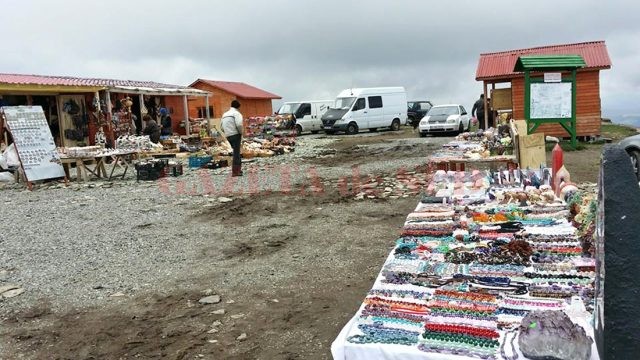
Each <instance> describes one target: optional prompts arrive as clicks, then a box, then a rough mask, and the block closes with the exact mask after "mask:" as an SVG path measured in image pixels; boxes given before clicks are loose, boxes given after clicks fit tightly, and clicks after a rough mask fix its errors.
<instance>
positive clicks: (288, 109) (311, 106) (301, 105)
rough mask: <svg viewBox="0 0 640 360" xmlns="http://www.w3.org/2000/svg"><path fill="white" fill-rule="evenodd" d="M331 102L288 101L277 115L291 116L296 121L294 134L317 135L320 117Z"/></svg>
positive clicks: (319, 129) (320, 127)
mask: <svg viewBox="0 0 640 360" xmlns="http://www.w3.org/2000/svg"><path fill="white" fill-rule="evenodd" d="M332 104H333V101H331V100H310V101H290V102H286V103H284V104H282V106H281V107H280V109H278V111H277V112H276V114H277V115H293V116H294V117H295V119H296V123H295V130H296V134H298V135H300V134H301V133H303V132H306V131H311V133H312V134H317V133H318V132H320V131H321V130H322V120H320V119H321V118H322V115H324V113H325V112H327V109H329V106H331V105H332Z"/></svg>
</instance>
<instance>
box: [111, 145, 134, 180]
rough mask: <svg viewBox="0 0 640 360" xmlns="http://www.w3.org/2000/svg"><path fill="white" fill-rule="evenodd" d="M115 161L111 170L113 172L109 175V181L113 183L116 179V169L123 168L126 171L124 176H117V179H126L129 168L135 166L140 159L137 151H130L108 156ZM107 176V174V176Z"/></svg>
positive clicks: (123, 173)
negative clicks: (134, 163) (135, 162)
mask: <svg viewBox="0 0 640 360" xmlns="http://www.w3.org/2000/svg"><path fill="white" fill-rule="evenodd" d="M107 156H108V157H110V158H111V159H112V160H113V167H112V168H111V172H110V173H109V178H108V180H109V181H111V180H112V179H113V178H114V175H113V173H114V171H115V170H116V168H122V169H124V171H123V172H122V174H119V175H116V177H120V178H121V179H124V177H125V175H127V170H128V169H129V166H133V161H134V160H136V159H137V158H138V152H136V151H128V152H119V153H116V154H112V155H107ZM105 175H106V174H105Z"/></svg>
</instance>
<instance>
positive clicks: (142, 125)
mask: <svg viewBox="0 0 640 360" xmlns="http://www.w3.org/2000/svg"><path fill="white" fill-rule="evenodd" d="M138 100H139V101H140V124H141V125H140V129H141V130H142V129H144V127H145V123H144V121H142V116H143V115H142V108H144V95H142V94H140V95H138Z"/></svg>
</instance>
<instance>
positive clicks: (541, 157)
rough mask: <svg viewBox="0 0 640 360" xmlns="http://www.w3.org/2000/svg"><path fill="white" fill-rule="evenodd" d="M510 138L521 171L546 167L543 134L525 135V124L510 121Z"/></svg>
mask: <svg viewBox="0 0 640 360" xmlns="http://www.w3.org/2000/svg"><path fill="white" fill-rule="evenodd" d="M511 136H512V138H511V139H512V141H513V144H514V151H515V153H516V156H517V159H518V163H519V164H520V168H521V169H527V168H529V169H538V168H539V167H540V165H543V166H545V167H546V164H547V154H546V149H545V138H544V134H542V133H537V134H530V135H527V122H526V121H524V120H512V121H511Z"/></svg>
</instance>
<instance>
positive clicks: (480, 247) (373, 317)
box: [332, 174, 595, 360]
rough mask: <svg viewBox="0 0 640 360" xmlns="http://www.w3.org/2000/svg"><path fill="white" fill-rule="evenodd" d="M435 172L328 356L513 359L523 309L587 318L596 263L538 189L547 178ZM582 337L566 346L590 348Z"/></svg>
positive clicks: (558, 204)
mask: <svg viewBox="0 0 640 360" xmlns="http://www.w3.org/2000/svg"><path fill="white" fill-rule="evenodd" d="M439 175H440V176H439V177H436V176H434V183H433V184H431V185H430V187H429V188H430V189H431V193H430V194H429V195H430V196H424V197H423V198H422V200H421V202H420V203H419V204H418V206H417V207H416V208H415V210H414V211H413V212H412V213H411V214H409V215H408V216H407V219H406V221H405V225H404V227H403V229H402V232H401V237H400V238H399V239H398V240H397V241H396V246H395V248H394V249H393V250H392V252H391V254H390V255H389V257H388V259H387V261H386V262H385V264H384V266H383V268H382V271H381V273H380V275H379V277H378V279H377V280H376V282H375V284H374V286H373V289H372V290H371V291H370V292H369V294H368V296H367V298H366V299H365V301H364V303H363V305H362V307H361V308H360V311H359V312H358V314H357V315H356V317H354V319H353V320H352V321H351V322H350V323H349V324H348V325H347V326H346V327H345V329H344V330H343V331H342V332H341V334H340V336H339V337H338V339H337V340H336V342H334V344H333V346H332V351H333V354H334V358H337V359H342V358H352V357H353V358H366V356H369V357H371V358H373V357H376V356H375V354H381V353H393V354H400V355H398V356H399V357H402V358H433V359H441V358H448V357H449V356H452V355H457V356H466V357H470V358H481V359H510V360H512V359H517V358H518V357H519V356H520V352H519V350H518V346H517V345H518V344H519V343H518V342H516V339H520V340H519V341H520V343H522V342H524V343H525V344H526V341H528V340H527V339H526V336H527V334H526V331H525V330H530V329H531V328H530V327H528V326H525V327H524V328H522V327H521V324H523V323H524V322H525V318H526V316H527V315H528V314H532V315H536V316H537V315H539V313H538V311H558V310H563V311H565V312H566V313H568V314H569V315H570V316H571V320H572V321H574V322H575V323H577V324H580V325H581V326H583V327H588V325H587V324H588V322H589V319H590V317H591V314H590V312H591V311H593V308H592V306H593V296H594V294H593V289H594V278H595V274H594V270H595V263H594V261H593V259H592V258H590V257H588V256H586V254H585V251H584V249H583V248H582V246H581V241H580V238H579V237H578V234H577V233H576V228H575V227H574V226H573V225H572V223H571V222H570V221H569V220H568V218H569V217H570V216H571V214H570V212H569V208H568V206H567V204H566V203H564V202H563V201H561V200H559V199H557V198H555V197H553V198H550V197H546V196H542V195H541V194H542V193H544V192H545V189H544V187H543V188H542V190H540V189H537V188H535V187H526V188H523V187H522V186H515V185H513V184H503V185H501V186H496V184H493V177H492V176H491V174H489V175H488V176H486V178H485V179H484V180H483V181H480V179H477V178H475V179H474V176H473V175H472V174H457V175H455V174H439ZM477 175H478V174H476V176H477ZM520 180H526V181H527V182H529V183H530V182H532V179H529V178H526V179H525V178H522V179H520ZM451 183H454V185H453V186H452V185H451ZM456 183H457V185H455V184H456ZM460 184H461V185H460ZM482 185H484V186H482ZM474 186H475V187H478V186H481V187H482V192H483V194H484V199H482V201H480V197H479V196H473V195H472V196H470V195H469V194H476V193H477V191H476V190H474V189H473V187H474ZM487 186H491V188H489V189H488V188H487ZM459 187H462V188H463V189H462V190H461V191H458V190H460V189H458V188H459ZM456 191H457V194H456ZM437 194H440V195H443V196H435V195H437ZM505 194H511V195H510V197H509V200H510V201H508V200H505V198H506V197H507V196H506V195H505ZM531 326H535V324H534V325H531ZM577 327H578V328H579V329H580V331H583V330H582V328H580V327H579V326H577ZM555 330H558V331H560V330H559V329H554V330H553V331H555ZM523 331H525V335H524V336H523ZM545 331H546V330H545ZM553 331H551V332H550V333H553ZM583 333H584V331H583ZM585 338H586V339H587V340H588V341H585V342H584V343H581V344H572V346H574V345H575V346H576V347H579V346H582V347H583V348H582V349H581V351H582V353H583V354H587V353H588V354H589V356H590V354H591V340H590V339H588V338H587V337H585ZM362 344H367V345H364V346H363V345H362ZM371 344H373V345H371ZM584 344H587V345H588V346H587V345H584ZM398 345H402V347H398ZM389 346H392V347H391V348H386V350H384V348H385V347H389ZM585 347H586V348H585ZM550 351H551V350H550ZM420 354H422V355H420ZM551 355H553V354H551Z"/></svg>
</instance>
